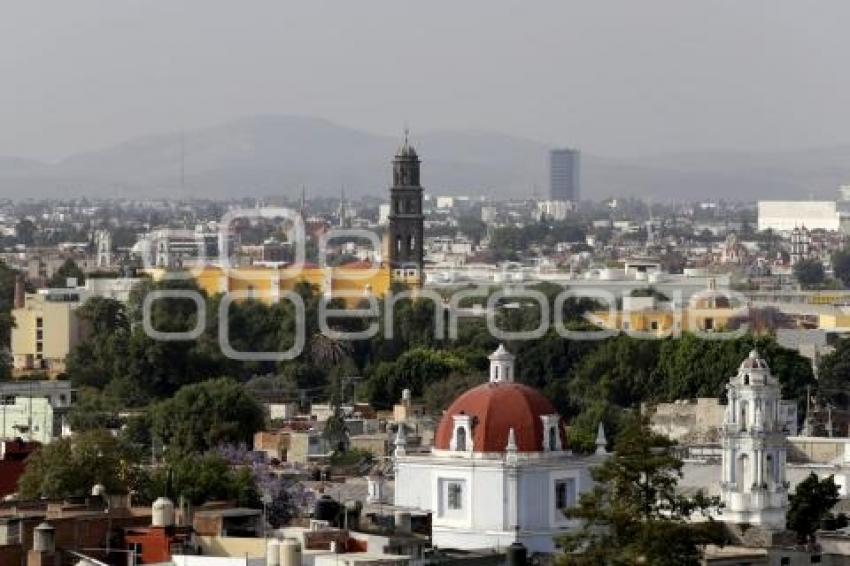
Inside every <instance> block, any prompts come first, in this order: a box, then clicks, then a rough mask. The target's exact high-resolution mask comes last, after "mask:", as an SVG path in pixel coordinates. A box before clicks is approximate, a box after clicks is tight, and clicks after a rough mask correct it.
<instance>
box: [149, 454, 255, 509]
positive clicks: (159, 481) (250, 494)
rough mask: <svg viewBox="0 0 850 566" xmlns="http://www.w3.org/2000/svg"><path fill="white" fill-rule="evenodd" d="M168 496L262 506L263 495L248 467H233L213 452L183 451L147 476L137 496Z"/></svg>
mask: <svg viewBox="0 0 850 566" xmlns="http://www.w3.org/2000/svg"><path fill="white" fill-rule="evenodd" d="M163 495H164V496H167V497H170V498H172V499H173V500H175V501H177V500H179V498H180V497H183V498H185V499H186V500H188V501H189V502H190V503H192V504H193V505H201V504H203V503H206V502H207V501H235V502H236V503H237V505H242V506H246V507H259V505H260V496H259V493H258V491H257V486H256V483H255V481H254V478H253V477H252V475H251V470H250V468H249V467H234V466H232V465H231V464H230V463H229V462H228V461H227V460H226V459H225V458H223V457H222V456H220V455H218V454H214V453H205V454H181V455H179V456H175V457H172V458H170V459H169V461H168V462H167V463H166V465H164V466H161V467H159V468H156V469H154V470H153V471H152V472H151V473H150V475H148V476H147V477H146V478H145V481H144V485H143V486H142V487H141V488H140V490H139V494H138V499H139V500H140V501H144V502H151V501H153V500H154V499H156V498H157V497H160V496H163Z"/></svg>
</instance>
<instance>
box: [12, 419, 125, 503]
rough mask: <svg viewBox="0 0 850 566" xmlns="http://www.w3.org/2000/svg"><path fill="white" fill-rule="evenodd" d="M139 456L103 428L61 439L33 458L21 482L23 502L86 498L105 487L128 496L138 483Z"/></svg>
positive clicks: (44, 448)
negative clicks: (98, 487) (135, 469)
mask: <svg viewBox="0 0 850 566" xmlns="http://www.w3.org/2000/svg"><path fill="white" fill-rule="evenodd" d="M138 459H139V458H138V454H137V453H136V452H135V451H134V450H133V449H132V448H131V447H130V446H129V445H128V444H126V443H124V442H122V441H121V440H120V439H117V438H115V437H113V436H112V435H111V434H110V433H109V432H107V431H106V430H103V429H98V430H91V431H88V432H84V433H81V434H78V435H75V436H73V437H71V438H60V439H58V440H55V441H54V442H51V443H50V444H48V445H46V446H43V447H42V448H41V449H40V450H39V451H38V452H36V453H35V454H34V455H33V456H31V457H30V460H29V463H28V464H27V468H26V471H25V472H24V474H23V475H22V476H21V478H20V480H19V481H18V491H19V495H20V497H21V498H22V499H38V498H42V497H44V498H62V497H72V496H84V495H88V494H90V493H91V490H92V487H93V486H94V485H96V484H101V485H103V486H104V487H105V488H106V491H107V493H113V494H116V493H126V492H127V490H128V489H130V488H131V487H132V486H133V485H134V482H135V479H136V477H135V474H134V465H135V464H136V463H137V462H138Z"/></svg>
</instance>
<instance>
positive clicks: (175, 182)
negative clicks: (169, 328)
mask: <svg viewBox="0 0 850 566" xmlns="http://www.w3.org/2000/svg"><path fill="white" fill-rule="evenodd" d="M399 141H400V140H399V138H397V137H389V136H381V135H376V134H372V133H367V132H363V131H359V130H355V129H352V128H346V127H343V126H339V125H337V124H333V123H331V122H328V121H326V120H322V119H319V118H308V117H295V116H254V117H249V118H243V119H238V120H234V121H231V122H228V123H225V124H222V125H219V126H214V127H211V128H205V129H198V130H193V131H188V132H186V133H185V134H183V135H181V134H179V133H171V134H161V135H154V136H144V137H138V138H134V139H131V140H128V141H126V142H124V143H120V144H117V145H115V146H112V147H107V148H104V149H101V150H98V151H90V152H86V153H79V154H76V155H72V156H70V157H68V158H67V159H64V160H63V161H61V162H59V163H55V164H46V163H39V162H37V161H32V160H25V159H17V158H13V157H8V158H4V157H0V197H11V198H16V199H20V198H27V197H35V198H38V197H69V196H82V195H85V196H95V197H109V196H114V197H119V196H122V197H123V196H126V197H136V198H147V197H209V198H225V197H235V196H267V195H288V196H295V195H297V194H299V193H300V188H299V187H300V186H301V185H305V186H307V187H308V192H309V194H310V195H311V196H320V195H325V196H330V195H336V194H338V193H339V190H340V187H341V186H345V190H346V193H347V194H349V195H355V196H359V195H381V194H383V193H384V191H386V188H387V186H388V184H389V179H390V167H389V163H390V160H391V158H392V156H393V154H394V152H395V149H396V147H397V146H398V144H399ZM413 143H414V145H415V146H416V147H417V149H418V150H419V154H420V157H421V158H422V160H423V172H422V181H423V184H424V185H425V187H426V189H427V190H428V191H430V192H432V193H435V194H471V195H489V196H492V197H500V198H504V197H522V196H531V195H532V193H533V192H535V191H536V192H537V194H538V195H540V196H544V195H545V194H546V193H547V191H548V173H547V170H546V167H547V150H548V149H549V148H548V147H547V146H546V145H545V144H542V143H539V142H536V141H533V140H528V139H524V138H519V137H515V136H510V135H505V134H500V133H494V132H465V131H439V132H421V133H420V132H414V135H413ZM183 147H185V185H184V186H185V189H184V190H183V191H181V190H180V187H181V183H180V179H181V154H182V153H183ZM846 182H850V146H847V147H833V148H822V149H811V150H804V151H796V152H774V153H753V152H749V153H748V152H734V151H717V152H692V153H684V154H664V155H651V156H645V157H642V158H639V159H613V158H603V157H598V156H594V155H587V154H585V155H583V157H582V192H583V197H584V198H591V199H601V198H605V197H610V196H617V197H623V196H639V197H652V198H653V199H655V200H657V201H666V200H696V199H709V198H711V199H719V198H725V199H732V200H755V199H758V198H809V197H810V196H814V197H827V198H830V197H832V196H833V195H834V194H835V188H836V187H837V185H839V184H842V183H846Z"/></svg>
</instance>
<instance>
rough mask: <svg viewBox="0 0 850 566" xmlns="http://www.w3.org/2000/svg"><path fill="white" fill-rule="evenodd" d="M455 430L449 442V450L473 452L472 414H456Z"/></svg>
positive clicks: (454, 418)
mask: <svg viewBox="0 0 850 566" xmlns="http://www.w3.org/2000/svg"><path fill="white" fill-rule="evenodd" d="M453 420H454V430H453V431H452V439H451V442H450V443H449V450H451V451H453V452H472V424H473V417H472V415H466V414H459V415H454V417H453Z"/></svg>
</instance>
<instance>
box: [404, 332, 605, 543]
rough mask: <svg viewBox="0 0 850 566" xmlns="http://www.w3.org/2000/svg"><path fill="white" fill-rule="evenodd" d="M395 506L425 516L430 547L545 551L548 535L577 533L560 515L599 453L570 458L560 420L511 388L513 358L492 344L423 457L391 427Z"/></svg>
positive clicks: (587, 481) (537, 399)
mask: <svg viewBox="0 0 850 566" xmlns="http://www.w3.org/2000/svg"><path fill="white" fill-rule="evenodd" d="M399 431H400V433H399V436H398V437H397V438H396V452H395V505H396V506H399V507H405V508H410V509H418V510H424V511H430V512H431V525H432V541H433V544H434V545H435V546H437V547H444V548H460V549H480V548H505V547H506V546H508V545H510V544H512V543H514V542H519V543H522V544H523V545H525V546H526V548H528V550H529V552H541V553H550V552H553V551H554V550H555V544H556V539H557V537H558V536H560V535H563V534H565V533H568V532H570V531H571V530H574V529H576V528H578V527H579V526H580V525H579V523H578V522H577V521H575V520H572V519H569V518H567V517H566V516H565V514H564V511H565V510H566V509H568V508H570V507H573V506H575V505H576V503H577V502H578V497H579V495H580V494H581V493H583V492H585V491H587V490H589V489H590V488H591V487H592V479H591V477H590V468H591V467H592V466H595V465H598V464H600V463H601V462H602V461H603V460H604V458H606V455H605V440H604V434H601V435H600V439H599V440H598V443H599V450H598V451H597V454H596V455H593V456H587V457H580V456H576V455H574V454H573V453H572V452H570V450H569V449H568V447H567V446H566V442H565V439H564V427H563V421H562V419H561V417H560V416H559V415H558V414H557V412H556V411H555V409H554V407H553V406H552V404H551V403H550V402H549V401H548V400H547V399H546V398H545V397H544V396H543V395H542V394H541V393H540V392H539V391H537V390H535V389H533V388H531V387H528V386H526V385H522V384H519V383H516V382H514V358H513V356H512V355H511V354H510V353H509V352H508V351H507V350H505V349H504V347H502V346H500V347H499V349H498V350H496V351H495V352H493V354H492V355H491V356H490V380H489V382H488V383H485V384H483V385H479V386H477V387H474V388H472V389H470V390H468V391H466V392H465V393H463V394H462V395H461V396H460V397H458V398H457V399H456V400H455V401H454V403H452V405H451V406H450V407H449V409H448V410H447V411H446V412H445V414H444V415H443V417H442V420H441V422H440V424H439V427H438V428H437V432H436V436H435V439H434V446H433V448H432V450H431V452H430V454H427V455H421V454H418V455H417V454H410V455H408V454H407V452H406V449H405V444H406V443H405V439H404V434H403V431H404V428H403V426H401V427H399Z"/></svg>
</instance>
